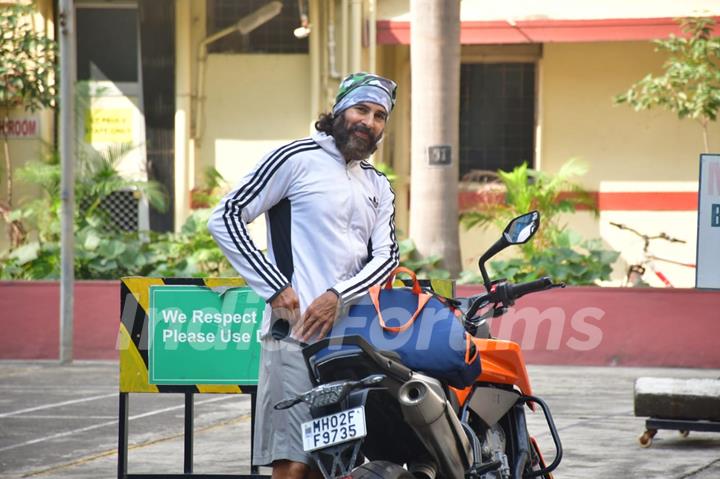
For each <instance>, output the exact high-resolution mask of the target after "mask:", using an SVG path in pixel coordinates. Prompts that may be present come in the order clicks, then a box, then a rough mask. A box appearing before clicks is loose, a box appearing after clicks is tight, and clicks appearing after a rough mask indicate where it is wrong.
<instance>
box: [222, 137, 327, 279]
mask: <svg viewBox="0 0 720 479" xmlns="http://www.w3.org/2000/svg"><path fill="white" fill-rule="evenodd" d="M318 148H320V146H318V145H317V144H316V143H315V142H314V141H312V140H298V141H296V142H293V143H290V144H288V145H285V146H283V147H281V148H279V149H277V150H276V151H275V152H273V153H272V154H271V155H270V156H269V157H268V159H267V160H266V161H265V162H264V163H263V164H262V165H261V166H260V167H259V168H258V169H257V170H256V172H255V174H254V175H253V177H252V179H251V180H250V181H249V182H248V183H247V184H246V185H244V186H242V187H241V188H239V189H238V191H237V192H236V193H235V195H234V196H233V198H232V199H231V200H229V201H228V202H227V203H226V204H225V212H224V213H223V221H224V223H225V227H226V229H227V231H228V234H229V235H230V238H231V239H232V241H233V243H234V244H235V246H236V248H237V249H238V251H239V252H240V254H241V255H242V256H243V257H244V258H245V260H246V261H247V263H248V264H249V265H250V266H251V267H252V268H253V270H255V272H256V273H257V274H258V275H259V276H260V277H261V278H262V279H263V280H264V281H265V282H266V283H267V284H268V286H270V287H271V288H273V289H274V290H279V289H281V288H283V287H284V286H286V284H287V281H286V279H285V278H283V277H282V276H281V274H280V272H279V271H278V270H277V268H276V267H275V266H274V265H272V264H271V263H270V262H269V261H268V260H267V258H266V257H265V256H264V255H263V254H262V253H261V252H260V251H259V250H257V248H255V247H254V245H253V243H252V241H251V239H250V236H249V234H248V232H247V229H246V228H245V225H244V224H243V221H242V216H241V215H242V209H243V208H244V207H246V206H247V205H248V204H249V203H250V202H251V201H252V200H253V199H255V198H256V197H257V195H258V194H260V192H261V191H262V189H263V188H264V187H265V186H267V184H268V182H269V180H270V178H271V177H272V175H273V174H275V172H277V170H278V169H279V168H280V166H282V164H283V163H285V161H287V159H288V158H290V157H292V156H293V155H294V154H296V153H301V152H303V151H309V150H314V149H318ZM241 243H242V245H243V246H245V249H243V247H242V246H241ZM246 251H247V252H246Z"/></svg>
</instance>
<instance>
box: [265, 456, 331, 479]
mask: <svg viewBox="0 0 720 479" xmlns="http://www.w3.org/2000/svg"><path fill="white" fill-rule="evenodd" d="M272 479H322V474H321V473H320V471H318V470H317V469H313V468H311V467H310V466H308V465H307V464H303V463H302V462H295V461H287V460H283V461H275V462H273V463H272Z"/></svg>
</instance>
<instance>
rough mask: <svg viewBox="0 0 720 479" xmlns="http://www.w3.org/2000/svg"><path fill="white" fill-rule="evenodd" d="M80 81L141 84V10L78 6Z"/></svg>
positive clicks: (78, 75)
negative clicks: (139, 43) (139, 42)
mask: <svg viewBox="0 0 720 479" xmlns="http://www.w3.org/2000/svg"><path fill="white" fill-rule="evenodd" d="M76 18H77V79H78V80H80V81H83V80H109V81H112V82H115V83H117V82H129V83H134V82H137V81H138V57H137V55H138V45H137V39H138V33H137V32H138V30H137V10H136V9H134V8H87V7H83V6H82V5H78V9H77V13H76Z"/></svg>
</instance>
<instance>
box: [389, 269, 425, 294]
mask: <svg viewBox="0 0 720 479" xmlns="http://www.w3.org/2000/svg"><path fill="white" fill-rule="evenodd" d="M398 273H406V274H409V275H410V277H411V278H412V282H413V285H412V291H413V293H415V294H417V295H418V296H420V295H421V294H422V288H420V283H419V282H418V280H417V276H416V275H415V272H414V271H413V270H411V269H408V268H406V267H404V266H398V267H397V268H395V269H394V270H393V272H392V273H390V276H388V279H387V281H386V282H385V289H392V287H393V282H394V281H395V275H396V274H398Z"/></svg>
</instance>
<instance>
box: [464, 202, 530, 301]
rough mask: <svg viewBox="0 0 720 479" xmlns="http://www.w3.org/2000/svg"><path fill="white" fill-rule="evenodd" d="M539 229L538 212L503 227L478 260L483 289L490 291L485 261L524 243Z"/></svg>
mask: <svg viewBox="0 0 720 479" xmlns="http://www.w3.org/2000/svg"><path fill="white" fill-rule="evenodd" d="M539 227H540V212H539V211H531V212H530V213H526V214H524V215H522V216H518V217H517V218H515V219H513V220H512V221H511V222H510V223H508V225H507V226H506V227H505V231H503V234H502V235H500V238H499V239H498V240H497V241H496V242H495V244H493V245H492V246H491V247H490V248H489V249H488V250H487V251H486V252H485V253H484V254H483V255H482V256H481V257H480V259H479V260H478V268H479V269H480V273H481V274H482V277H483V282H484V283H485V289H486V290H488V291H490V287H491V283H490V277H489V276H488V274H487V270H486V269H485V263H486V262H487V260H489V259H490V258H492V257H493V256H495V255H496V254H498V253H499V252H500V251H502V250H504V249H505V248H507V247H508V246H510V245H514V244H523V243H526V242H527V241H528V240H530V238H532V237H533V235H535V232H537V230H538V228H539Z"/></svg>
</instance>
